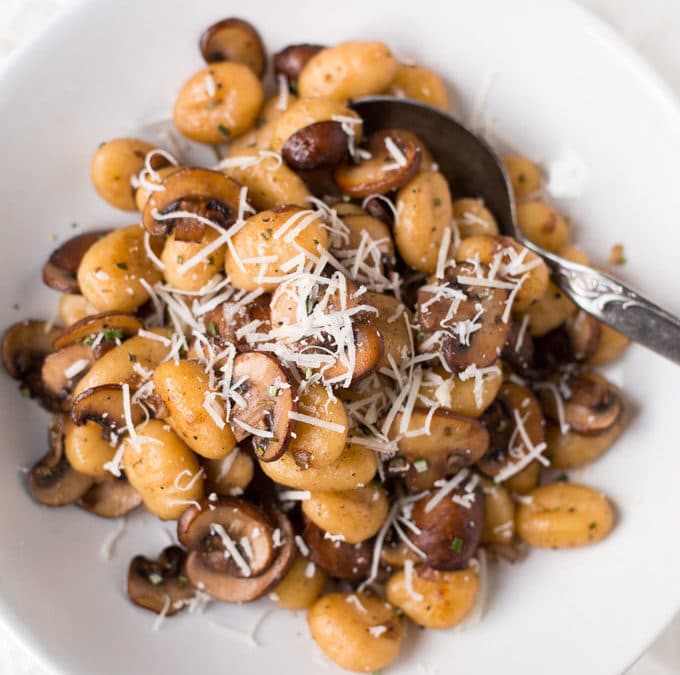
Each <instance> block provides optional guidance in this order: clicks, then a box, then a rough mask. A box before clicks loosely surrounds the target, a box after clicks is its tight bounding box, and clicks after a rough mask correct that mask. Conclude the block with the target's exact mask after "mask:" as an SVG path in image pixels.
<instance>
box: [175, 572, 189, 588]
mask: <svg viewBox="0 0 680 675" xmlns="http://www.w3.org/2000/svg"><path fill="white" fill-rule="evenodd" d="M177 583H178V584H179V585H180V586H183V587H184V586H188V585H189V579H187V577H185V576H184V575H183V574H180V575H179V576H178V577H177Z"/></svg>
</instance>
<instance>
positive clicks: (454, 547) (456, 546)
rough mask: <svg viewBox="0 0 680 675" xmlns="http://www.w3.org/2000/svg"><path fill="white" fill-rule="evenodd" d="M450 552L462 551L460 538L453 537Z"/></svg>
mask: <svg viewBox="0 0 680 675" xmlns="http://www.w3.org/2000/svg"><path fill="white" fill-rule="evenodd" d="M451 550H452V551H453V552H454V553H460V552H461V551H462V550H463V540H462V539H461V538H460V537H454V538H453V541H452V542H451Z"/></svg>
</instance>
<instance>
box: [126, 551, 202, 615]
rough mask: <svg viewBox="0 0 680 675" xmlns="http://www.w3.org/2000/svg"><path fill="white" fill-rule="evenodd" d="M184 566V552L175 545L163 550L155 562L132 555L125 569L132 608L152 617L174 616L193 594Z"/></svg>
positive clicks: (193, 590)
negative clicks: (142, 610)
mask: <svg viewBox="0 0 680 675" xmlns="http://www.w3.org/2000/svg"><path fill="white" fill-rule="evenodd" d="M185 564H186V553H185V552H184V551H183V550H182V549H181V548H180V547H179V546H168V547H167V548H165V549H163V551H162V552H161V554H160V556H159V557H158V560H149V558H145V557H144V556H141V555H138V556H135V557H134V558H133V559H132V560H131V561H130V567H129V569H128V580H127V591H128V597H129V598H130V600H132V602H134V603H135V605H139V606H140V607H144V609H150V610H151V611H152V612H156V614H161V613H163V615H164V616H172V615H173V614H176V613H177V612H179V611H180V610H182V609H184V607H185V602H186V601H188V600H191V598H193V597H194V595H195V593H196V591H195V589H194V588H193V586H192V585H191V584H190V583H189V578H188V577H187V574H186V569H185Z"/></svg>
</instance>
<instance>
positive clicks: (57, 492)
mask: <svg viewBox="0 0 680 675" xmlns="http://www.w3.org/2000/svg"><path fill="white" fill-rule="evenodd" d="M64 423H65V417H64V416H63V415H55V416H54V418H53V419H52V422H51V424H50V430H49V436H48V440H49V446H50V449H49V451H48V453H47V454H46V455H45V456H44V457H43V458H42V459H40V460H38V462H36V464H35V465H34V466H33V468H32V469H31V471H30V473H29V475H28V485H29V488H30V490H31V494H32V495H33V497H35V499H36V500H37V501H39V502H40V503H41V504H44V505H45V506H65V505H66V504H72V503H73V502H75V501H77V500H78V499H80V498H81V497H82V496H83V495H84V494H85V493H86V492H87V491H88V490H89V489H90V488H91V487H92V485H93V483H94V479H93V478H92V477H90V476H85V475H83V474H81V473H78V472H77V471H76V470H75V469H74V468H73V467H72V466H71V465H70V464H69V461H68V459H67V458H66V455H65V454H64Z"/></svg>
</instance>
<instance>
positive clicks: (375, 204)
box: [364, 197, 394, 227]
mask: <svg viewBox="0 0 680 675" xmlns="http://www.w3.org/2000/svg"><path fill="white" fill-rule="evenodd" d="M364 208H365V209H366V212H367V213H368V215H369V216H373V217H374V218H377V219H378V220H381V221H382V222H383V223H385V225H387V226H388V227H392V225H394V211H392V209H391V208H390V207H389V206H388V205H387V203H386V202H385V200H384V199H382V198H380V197H369V198H368V200H367V201H366V203H365V204H364Z"/></svg>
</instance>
